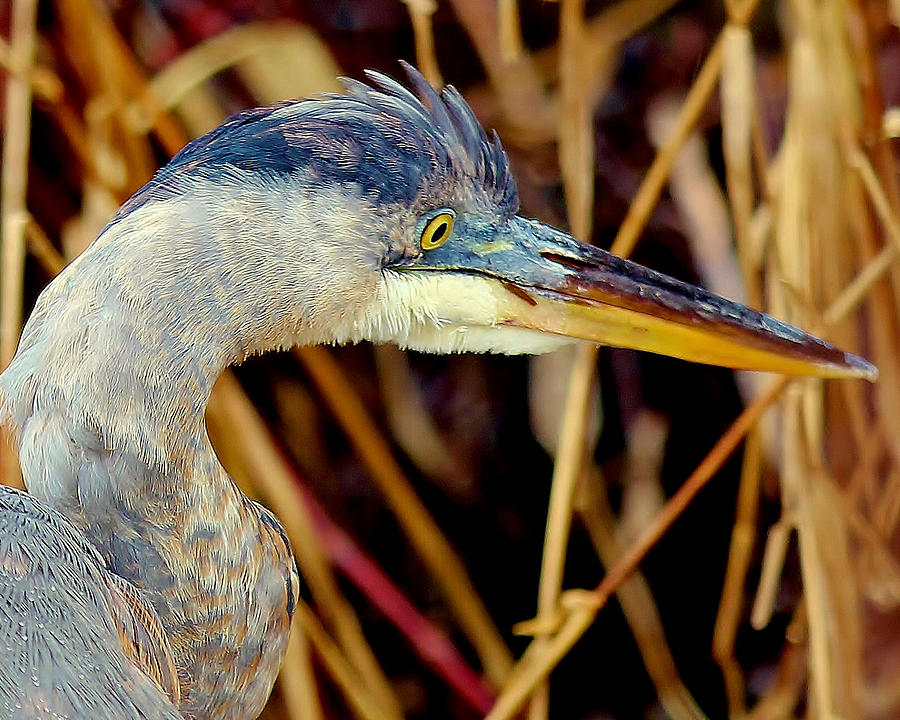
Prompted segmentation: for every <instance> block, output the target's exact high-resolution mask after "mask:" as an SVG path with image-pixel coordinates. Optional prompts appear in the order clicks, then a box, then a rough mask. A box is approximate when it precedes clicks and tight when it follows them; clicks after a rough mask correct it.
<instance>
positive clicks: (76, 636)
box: [0, 486, 181, 720]
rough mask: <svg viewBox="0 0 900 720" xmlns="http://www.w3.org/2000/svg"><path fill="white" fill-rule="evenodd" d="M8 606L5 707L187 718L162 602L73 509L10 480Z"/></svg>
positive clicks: (1, 620) (2, 490)
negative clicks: (123, 568)
mask: <svg viewBox="0 0 900 720" xmlns="http://www.w3.org/2000/svg"><path fill="white" fill-rule="evenodd" d="M0 608H6V609H8V610H9V612H0V667H2V668H3V673H2V674H0V714H2V715H3V717H22V718H35V717H50V716H54V717H56V716H62V717H71V718H92V717H93V718H96V717H110V716H111V715H112V716H118V717H158V718H165V719H167V720H180V719H181V715H180V714H179V713H178V711H177V710H176V704H175V703H177V701H178V696H179V684H178V678H177V676H175V675H174V664H173V663H172V654H171V650H169V649H168V644H167V641H166V639H165V636H164V635H163V634H162V632H161V625H160V624H159V620H158V618H157V617H156V615H155V613H154V611H153V609H152V607H151V606H150V605H149V604H148V603H147V602H146V601H145V600H144V599H143V598H142V597H141V595H140V593H139V592H138V591H137V590H136V589H135V588H133V587H130V586H128V585H127V584H126V583H124V581H122V580H121V579H120V578H116V577H115V576H113V575H112V573H110V572H109V571H108V570H107V569H106V566H105V563H104V561H103V559H102V557H101V556H100V555H99V554H98V553H97V551H96V550H95V549H94V548H93V547H91V545H90V543H88V542H87V541H86V540H85V539H84V538H83V536H82V535H81V533H80V532H79V531H78V530H77V529H76V528H75V527H74V526H73V525H72V524H71V523H70V522H69V521H68V520H67V519H66V518H65V517H64V516H63V515H61V514H60V513H58V512H57V511H55V510H54V509H53V508H51V507H49V506H47V505H45V504H44V503H42V502H40V501H39V500H37V499H36V498H34V497H32V496H30V495H28V494H26V493H23V492H20V491H18V490H15V489H13V488H8V487H4V486H0ZM151 658H152V660H151ZM54 713H55V715H53V714H54Z"/></svg>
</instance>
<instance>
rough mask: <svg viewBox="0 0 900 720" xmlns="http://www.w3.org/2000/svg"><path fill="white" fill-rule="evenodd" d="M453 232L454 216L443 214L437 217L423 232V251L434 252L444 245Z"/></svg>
mask: <svg viewBox="0 0 900 720" xmlns="http://www.w3.org/2000/svg"><path fill="white" fill-rule="evenodd" d="M451 232H453V215H452V214H451V213H446V212H443V213H441V214H440V215H435V216H434V217H433V218H432V219H431V220H430V221H429V223H428V224H427V225H426V226H425V229H424V230H423V231H422V249H423V250H434V249H435V248H439V247H440V246H441V245H443V244H444V243H445V242H446V241H447V238H448V237H450V233H451Z"/></svg>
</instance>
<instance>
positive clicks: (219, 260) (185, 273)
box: [0, 178, 379, 482]
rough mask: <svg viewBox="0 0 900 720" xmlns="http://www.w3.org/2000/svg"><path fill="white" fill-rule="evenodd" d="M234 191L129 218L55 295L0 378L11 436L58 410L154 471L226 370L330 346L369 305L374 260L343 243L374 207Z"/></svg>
mask: <svg viewBox="0 0 900 720" xmlns="http://www.w3.org/2000/svg"><path fill="white" fill-rule="evenodd" d="M228 187H230V186H229V185H227V184H226V185H223V184H221V183H217V184H213V183H210V182H207V181H203V182H197V183H195V184H194V185H193V186H192V187H191V189H190V192H184V193H181V194H179V195H177V196H174V197H171V198H169V199H166V200H156V201H153V202H148V203H147V204H145V205H143V206H140V207H136V208H134V207H133V208H131V209H130V212H129V214H128V215H127V216H126V217H124V218H121V219H117V220H116V221H114V222H113V223H112V224H111V225H110V226H109V227H108V228H107V229H106V230H105V231H104V233H103V234H101V236H100V237H99V238H98V239H97V240H96V241H95V242H94V243H93V244H92V245H91V246H90V247H89V248H88V249H87V250H86V251H85V253H84V254H83V255H82V256H81V257H79V258H78V259H77V260H76V261H75V262H73V263H72V264H71V265H70V266H69V267H68V268H67V269H66V270H65V271H64V272H63V273H62V274H61V275H60V276H59V277H58V278H56V279H55V280H54V281H53V282H52V283H51V284H50V285H49V286H48V288H47V289H46V290H45V291H44V293H42V295H41V297H40V298H39V300H38V303H37V305H36V307H35V311H34V313H33V315H32V317H31V318H30V320H29V322H28V324H27V325H26V328H25V331H24V333H23V337H22V341H21V344H20V348H19V351H18V353H17V355H16V358H15V359H14V361H13V363H12V364H11V365H10V367H9V369H8V370H7V371H6V372H4V374H3V375H2V376H0V397H2V398H3V400H4V411H5V414H6V415H7V416H9V417H10V418H11V420H12V425H13V427H14V428H15V429H16V430H18V431H21V429H22V427H23V426H24V424H25V423H26V422H27V420H28V418H29V417H30V416H32V415H33V414H35V413H36V412H40V411H41V410H43V409H50V408H54V407H56V408H60V409H63V410H64V411H65V413H66V414H67V416H68V418H69V419H70V420H76V421H80V422H81V423H82V424H83V425H84V426H85V427H88V428H91V429H94V430H96V431H97V432H98V433H99V434H100V436H101V440H102V441H103V442H104V443H106V444H107V446H113V447H122V446H124V447H128V448H129V449H130V450H131V451H132V452H134V453H136V454H138V455H139V456H140V457H141V458H143V459H144V460H145V461H146V462H147V464H148V465H150V466H151V467H158V466H160V465H168V466H171V465H172V464H173V463H175V464H177V463H178V462H181V461H183V460H189V459H190V458H191V457H192V453H191V452H190V451H191V450H192V449H194V450H196V444H197V441H198V439H199V438H205V431H204V428H203V413H204V410H205V407H206V404H207V401H208V399H209V395H210V392H211V389H212V386H213V384H214V383H215V380H216V378H217V377H218V376H219V374H220V373H221V372H222V370H223V369H224V368H225V367H227V366H228V365H230V364H232V363H235V362H240V361H241V360H243V359H244V358H245V357H246V356H247V355H248V354H251V353H257V352H262V351H265V350H269V349H279V348H284V347H289V346H292V345H297V344H304V343H314V342H321V341H323V340H325V341H327V340H328V339H329V337H328V332H327V329H328V325H329V323H331V322H333V319H334V318H335V317H338V316H340V317H343V316H345V315H346V314H347V313H348V309H349V308H353V307H357V306H358V307H362V306H363V305H364V304H365V301H366V298H367V297H368V296H370V295H371V292H372V288H373V286H374V283H375V282H376V279H377V277H378V274H377V273H376V272H368V270H370V269H371V270H374V269H375V268H376V267H377V265H378V261H379V258H378V257H375V256H366V255H365V252H364V251H363V250H357V251H355V250H354V247H355V244H354V243H351V242H347V241H346V239H347V238H354V237H360V236H361V235H360V233H361V232H362V230H361V227H356V225H357V224H359V223H360V222H362V218H365V217H366V213H370V212H371V209H370V208H368V207H367V206H366V205H365V203H363V202H362V201H361V200H359V199H357V200H354V201H353V203H352V206H349V205H348V204H347V201H346V200H345V199H344V198H345V192H343V191H335V192H329V191H327V190H321V191H318V192H316V193H314V194H310V193H307V194H303V193H299V192H297V191H296V188H295V187H292V186H291V184H289V183H287V182H282V183H280V184H279V183H275V182H269V183H265V184H260V183H259V181H258V179H257V180H253V179H252V178H248V179H245V180H243V181H241V182H240V183H237V184H236V185H235V186H234V187H240V192H238V191H236V190H235V191H234V192H231V193H229V190H228ZM223 198H229V200H228V201H227V202H223ZM369 252H371V251H369ZM341 268H360V269H361V270H360V271H358V272H357V273H355V274H354V273H348V274H346V275H343V276H342V274H341V273H335V270H339V269H341ZM363 271H367V272H363ZM336 276H337V277H344V280H345V282H344V283H336V282H335V277H336ZM28 480H29V478H28V477H26V482H27V481H28Z"/></svg>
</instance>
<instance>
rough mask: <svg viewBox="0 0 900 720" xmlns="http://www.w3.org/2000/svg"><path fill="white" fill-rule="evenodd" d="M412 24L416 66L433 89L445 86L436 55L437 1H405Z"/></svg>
mask: <svg viewBox="0 0 900 720" xmlns="http://www.w3.org/2000/svg"><path fill="white" fill-rule="evenodd" d="M403 2H404V3H406V9H407V11H408V12H409V19H410V21H411V22H412V29H413V40H414V42H415V44H416V65H418V66H419V70H421V71H422V74H423V75H424V76H425V78H426V79H427V80H428V82H429V83H430V84H431V86H432V87H435V88H441V87H443V86H444V79H443V78H442V77H441V69H440V67H439V66H438V61H437V58H436V57H435V55H434V23H433V18H434V11H435V10H437V3H436V2H435V0H403Z"/></svg>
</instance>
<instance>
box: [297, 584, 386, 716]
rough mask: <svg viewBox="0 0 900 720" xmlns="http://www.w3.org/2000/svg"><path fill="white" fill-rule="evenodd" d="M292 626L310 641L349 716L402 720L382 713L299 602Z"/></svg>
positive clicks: (368, 690)
mask: <svg viewBox="0 0 900 720" xmlns="http://www.w3.org/2000/svg"><path fill="white" fill-rule="evenodd" d="M294 622H295V623H296V624H299V625H300V626H301V627H302V629H303V631H304V632H305V633H306V636H307V637H308V638H309V641H310V643H311V644H312V646H313V648H315V651H316V654H317V655H318V656H319V659H320V660H321V661H322V666H323V667H324V668H325V671H326V672H327V673H328V675H329V676H330V677H331V679H332V680H333V681H334V684H335V685H336V686H337V687H338V688H339V689H340V691H341V694H342V695H343V697H344V698H345V699H346V700H347V705H348V706H349V707H350V710H351V712H352V713H353V714H354V715H355V716H356V717H358V718H360V720H396V718H399V717H402V716H400V715H395V714H394V713H390V712H385V711H384V710H383V709H382V708H381V706H380V705H379V703H378V702H377V701H376V698H375V697H374V696H373V695H372V693H371V688H370V687H369V686H368V685H367V684H366V682H365V680H364V679H363V678H361V677H360V676H359V675H358V674H357V672H356V668H354V667H352V666H351V665H350V664H349V663H348V662H347V660H346V658H345V657H344V656H343V654H342V653H341V651H340V649H339V648H338V647H337V646H336V645H335V644H334V641H332V639H331V637H330V636H329V635H328V633H327V632H326V631H325V628H323V627H322V625H321V623H320V622H319V619H318V618H317V617H316V615H315V613H314V612H313V611H312V609H310V607H309V606H308V605H307V604H306V603H305V602H303V601H302V600H300V601H299V602H298V603H297V610H296V614H295V616H294ZM296 717H297V720H306V716H305V715H298V716H296Z"/></svg>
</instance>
